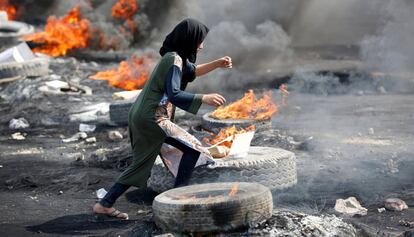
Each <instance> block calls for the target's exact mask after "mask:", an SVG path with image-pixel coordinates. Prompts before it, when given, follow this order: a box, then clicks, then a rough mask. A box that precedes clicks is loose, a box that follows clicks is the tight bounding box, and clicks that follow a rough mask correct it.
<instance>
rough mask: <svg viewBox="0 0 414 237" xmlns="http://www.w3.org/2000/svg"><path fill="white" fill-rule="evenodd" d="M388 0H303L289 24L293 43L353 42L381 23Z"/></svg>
mask: <svg viewBox="0 0 414 237" xmlns="http://www.w3.org/2000/svg"><path fill="white" fill-rule="evenodd" d="M385 2H387V0H369V1H360V0H347V1H343V0H309V1H302V3H301V4H300V5H299V7H298V8H297V11H296V12H295V17H293V18H292V21H291V22H290V25H289V35H290V36H291V37H292V38H293V43H294V45H300V46H303V45H304V46H313V45H352V44H358V42H359V41H360V40H361V39H362V38H363V37H365V36H366V35H369V34H373V33H375V32H376V31H377V29H378V27H380V26H381V24H382V20H383V16H384V15H383V12H382V10H381V6H382V5H383V4H384V3H385Z"/></svg>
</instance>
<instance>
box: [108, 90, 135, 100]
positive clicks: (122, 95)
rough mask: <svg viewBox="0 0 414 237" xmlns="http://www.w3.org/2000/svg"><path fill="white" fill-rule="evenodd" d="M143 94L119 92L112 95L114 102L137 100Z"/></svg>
mask: <svg viewBox="0 0 414 237" xmlns="http://www.w3.org/2000/svg"><path fill="white" fill-rule="evenodd" d="M140 93H141V90H133V91H119V92H115V93H113V94H112V99H113V100H135V99H136V98H137V97H138V95H139V94H140Z"/></svg>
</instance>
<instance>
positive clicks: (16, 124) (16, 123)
mask: <svg viewBox="0 0 414 237" xmlns="http://www.w3.org/2000/svg"><path fill="white" fill-rule="evenodd" d="M28 127H30V124H29V122H28V121H27V120H26V119H25V118H18V119H12V120H10V122H9V128H10V129H23V128H28Z"/></svg>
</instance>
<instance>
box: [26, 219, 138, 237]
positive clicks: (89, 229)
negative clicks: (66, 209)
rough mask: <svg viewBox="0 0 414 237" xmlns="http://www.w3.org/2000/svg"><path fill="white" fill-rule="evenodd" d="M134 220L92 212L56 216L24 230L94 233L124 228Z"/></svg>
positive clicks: (79, 233)
mask: <svg viewBox="0 0 414 237" xmlns="http://www.w3.org/2000/svg"><path fill="white" fill-rule="evenodd" d="M134 223H135V221H134V220H117V219H113V218H109V217H108V218H106V217H100V216H99V217H97V216H95V215H93V214H78V215H68V216H62V217H58V218H56V219H53V220H50V221H47V222H45V223H43V224H40V225H34V226H28V227H26V230H28V231H32V232H37V233H55V234H63V235H95V234H99V233H100V232H101V233H102V232H103V233H105V232H108V229H120V228H123V229H126V228H128V227H132V226H133V225H134Z"/></svg>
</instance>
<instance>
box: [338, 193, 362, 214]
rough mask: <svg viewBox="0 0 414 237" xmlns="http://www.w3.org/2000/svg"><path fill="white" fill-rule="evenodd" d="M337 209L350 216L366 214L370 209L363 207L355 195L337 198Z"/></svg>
mask: <svg viewBox="0 0 414 237" xmlns="http://www.w3.org/2000/svg"><path fill="white" fill-rule="evenodd" d="M335 211H337V212H339V213H342V214H345V215H350V216H354V215H360V216H365V215H367V212H368V209H366V208H364V207H362V206H361V204H360V203H359V202H358V200H357V199H356V198H355V197H349V198H347V199H337V200H336V203H335Z"/></svg>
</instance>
